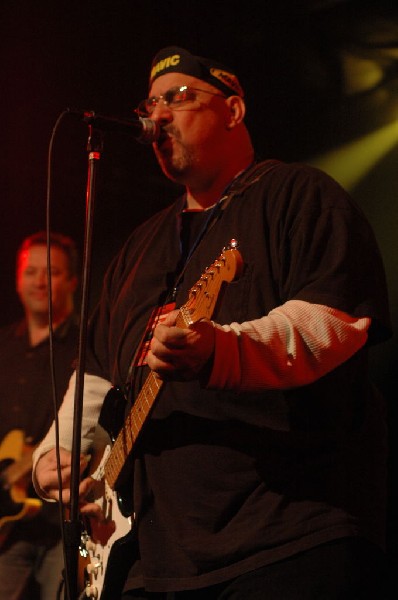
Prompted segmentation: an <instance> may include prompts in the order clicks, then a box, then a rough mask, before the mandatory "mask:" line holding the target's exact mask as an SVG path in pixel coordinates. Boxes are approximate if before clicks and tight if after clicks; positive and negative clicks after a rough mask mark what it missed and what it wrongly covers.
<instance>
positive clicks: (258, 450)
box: [35, 40, 390, 600]
mask: <svg viewBox="0 0 398 600" xmlns="http://www.w3.org/2000/svg"><path fill="white" fill-rule="evenodd" d="M203 43H204V44H205V45H206V43H207V41H206V40H204V42H203ZM204 47H205V46H204ZM229 51H230V49H229V48H226V49H225V53H226V54H228V52H229ZM246 59H247V64H248V68H253V64H252V62H251V57H250V56H247V57H246ZM264 88H265V89H266V82H265V83H264V82H263V81H261V82H260V81H259V82H258V93H260V90H261V93H264V94H265V93H266V92H263V91H262V90H263V89H264ZM243 96H244V94H243V90H242V88H241V86H240V84H239V81H238V79H237V76H236V74H235V73H234V71H233V69H231V68H229V67H226V66H224V65H222V64H220V63H218V62H216V61H214V60H212V59H206V58H203V57H198V56H196V55H195V56H194V55H192V54H191V53H190V52H188V51H186V50H184V49H182V48H177V47H168V48H164V49H163V50H161V51H160V52H159V53H158V54H157V55H156V56H155V58H154V60H153V63H152V68H151V72H150V80H149V89H148V98H147V99H146V100H144V101H143V102H141V103H140V105H139V107H138V112H139V114H140V115H142V116H146V117H150V118H152V119H153V120H154V121H155V123H156V124H157V126H158V127H159V129H160V136H159V139H158V140H157V141H156V142H154V144H153V148H154V151H155V155H156V158H157V160H158V162H159V165H160V167H161V169H162V170H163V172H164V174H165V175H166V176H167V177H168V178H170V179H171V180H173V181H174V182H177V183H178V184H180V185H182V186H183V189H182V195H181V197H180V198H179V199H178V200H177V201H176V202H174V203H172V204H170V206H169V207H167V208H166V209H165V210H163V211H162V212H160V213H158V214H156V215H154V216H153V217H152V218H151V219H149V221H147V222H146V223H143V224H142V225H140V226H139V227H137V228H136V229H135V230H134V231H133V232H132V234H131V236H130V238H129V239H128V241H127V242H126V244H125V245H124V247H123V249H122V250H121V252H120V254H119V255H118V256H117V257H116V258H115V260H114V262H113V263H112V264H111V266H110V268H109V270H108V273H107V275H106V277H105V280H104V289H103V294H102V297H101V301H100V303H99V306H98V309H97V310H96V311H95V313H94V315H93V318H92V320H91V324H90V335H89V352H88V361H87V386H85V398H84V402H85V406H84V416H83V424H82V428H83V430H82V433H83V440H82V451H83V452H86V451H87V450H88V448H89V446H90V444H91V439H92V433H93V430H94V426H95V423H96V422H97V420H98V415H99V411H100V408H101V405H102V402H103V394H104V392H105V391H106V390H107V389H108V388H109V386H110V383H111V382H112V383H113V384H116V385H117V386H119V387H122V388H124V389H125V391H126V390H127V388H128V385H126V383H127V384H131V387H132V388H134V390H136V389H139V388H140V387H141V384H142V383H143V382H144V381H145V375H146V373H147V369H148V367H150V368H151V369H152V371H154V372H155V373H156V374H158V375H159V376H160V377H161V378H163V379H164V381H165V384H164V386H163V388H162V390H161V392H160V395H159V398H158V399H157V402H156V403H155V406H154V409H153V411H152V413H151V415H150V416H149V419H148V421H147V422H146V423H145V425H144V427H143V430H142V432H141V436H140V438H139V439H138V444H137V447H136V448H135V451H134V450H133V459H134V460H133V469H134V471H133V473H130V474H129V477H128V478H127V484H128V485H129V486H130V492H131V494H132V495H133V498H134V511H135V517H136V520H135V525H134V532H135V536H136V538H135V542H136V543H135V545H134V547H133V548H131V547H128V548H126V550H125V551H124V554H125V556H126V558H127V560H128V561H129V563H130V571H129V573H128V576H127V578H126V576H125V575H124V574H123V573H122V572H121V571H120V570H119V568H120V562H117V563H116V578H115V579H114V584H113V588H111V589H110V594H108V596H107V598H110V599H111V600H116V599H117V598H120V596H121V592H120V588H123V585H124V591H123V596H122V597H123V599H126V600H127V598H128V599H131V598H134V599H138V598H139V599H151V600H155V599H156V600H170V599H172V598H173V599H174V598H176V599H177V600H226V599H227V598H228V599H232V598H233V599H236V600H263V599H264V598H266V599H267V600H282V599H283V600H336V598H339V600H348V599H349V600H352V599H353V598H356V599H359V598H361V599H362V600H363V599H364V598H372V599H374V598H384V595H383V591H382V584H383V581H384V578H383V566H384V561H385V557H384V543H385V501H386V480H385V476H386V447H385V423H384V415H383V404H382V402H381V400H380V398H379V396H378V395H377V393H376V392H375V390H374V388H373V387H372V384H371V383H370V381H369V373H368V367H367V355H368V349H369V347H370V345H371V344H373V343H377V342H380V341H383V340H385V339H387V338H388V336H389V335H390V323H389V313H388V302H387V291H386V284H385V277H384V271H383V265H382V261H381V258H380V254H379V251H378V248H377V244H376V242H375V239H374V235H373V233H372V231H371V228H370V226H369V224H368V222H367V221H366V219H365V217H364V215H363V214H362V212H361V210H360V209H359V208H358V207H357V206H356V205H355V204H354V203H353V202H352V200H351V199H350V198H349V197H348V195H347V194H346V193H345V191H344V190H343V189H342V188H341V187H340V186H339V185H338V184H337V183H336V182H335V181H333V180H332V179H331V178H330V177H328V176H327V175H325V174H324V173H322V172H320V171H318V170H316V169H313V168H311V167H308V166H305V165H301V164H285V163H282V162H278V161H272V160H271V161H264V162H259V161H257V160H256V157H255V154H254V149H253V146H252V142H251V138H250V135H249V132H248V129H247V127H246V125H245V121H244V117H245V106H246V105H245V100H244V97H243ZM264 115H266V116H267V117H269V118H270V119H271V118H272V115H268V114H267V105H266V98H264ZM232 238H236V239H237V240H238V242H239V251H240V253H241V255H242V257H243V261H244V267H243V272H242V275H241V276H240V277H239V278H238V279H237V281H234V282H232V283H230V284H229V285H228V286H227V287H226V289H225V293H224V296H223V298H222V302H221V304H220V306H219V307H218V310H216V313H215V315H214V317H213V319H214V321H215V322H214V323H212V322H210V321H209V320H206V319H205V320H203V321H200V322H198V323H196V324H194V325H192V326H190V327H181V326H176V320H175V319H176V312H175V311H174V310H172V309H173V303H174V302H175V303H176V306H177V308H179V307H180V306H181V305H182V304H184V302H185V301H186V298H187V295H188V290H189V289H190V288H191V287H192V286H193V284H194V283H195V282H196V281H197V279H198V278H199V277H200V275H201V273H203V272H204V270H205V269H206V267H207V266H208V265H210V264H212V262H213V261H214V259H215V257H217V256H218V255H219V253H220V250H221V248H222V247H223V246H224V245H225V244H226V243H228V242H229V241H230V240H231V239H232ZM159 306H164V307H167V308H168V310H169V315H168V316H167V317H166V318H165V320H164V321H163V322H162V323H159V324H158V325H157V326H156V328H155V330H154V335H153V337H152V341H151V346H150V351H149V353H148V354H147V356H144V357H143V356H142V354H143V353H142V349H143V344H142V340H143V337H144V333H145V331H146V329H147V325H148V322H150V321H151V315H152V314H153V311H154V309H155V308H156V307H159ZM137 349H138V350H139V351H138V352H137ZM143 359H144V360H143ZM146 361H147V363H148V364H147V366H142V365H143V364H144V363H145V362H146ZM133 396H134V395H133ZM72 398H73V396H72ZM70 400H71V395H70V393H68V394H67V396H66V397H65V400H64V404H63V407H62V408H61V411H60V419H61V421H62V427H63V437H62V440H61V443H62V445H63V446H64V448H65V450H64V452H63V453H62V465H61V466H62V476H63V482H64V484H65V493H64V494H63V499H64V501H67V499H68V493H67V485H68V480H69V476H70V459H69V452H68V451H69V450H70V448H71V442H70V435H69V434H70V432H71V418H70V417H71V410H70ZM53 445H54V440H53V437H52V433H51V432H50V434H49V435H48V436H47V437H46V439H45V440H44V441H43V444H42V446H41V447H40V449H38V450H37V453H36V458H38V462H37V466H36V470H35V473H36V477H37V483H38V486H40V487H41V490H42V492H41V493H42V494H43V496H48V497H52V498H57V497H58V492H57V478H56V469H55V460H54V451H53V450H52V449H51V448H52V447H53ZM133 474H134V477H133V476H132V475H133ZM133 483H134V486H133ZM88 485H89V482H88V480H87V479H85V480H83V482H82V484H81V491H82V493H83V492H84V490H85V489H86V488H87V486H88ZM83 508H84V507H83ZM85 509H86V510H88V506H87V505H86V507H85ZM111 567H112V565H111V564H110V563H109V564H108V569H111ZM105 586H106V584H105Z"/></svg>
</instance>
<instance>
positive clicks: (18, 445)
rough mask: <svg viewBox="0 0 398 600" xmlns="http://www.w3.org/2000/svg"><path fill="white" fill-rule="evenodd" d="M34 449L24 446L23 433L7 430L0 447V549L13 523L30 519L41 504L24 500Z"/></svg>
mask: <svg viewBox="0 0 398 600" xmlns="http://www.w3.org/2000/svg"><path fill="white" fill-rule="evenodd" d="M33 450H34V447H33V446H27V445H26V444H25V435H24V432H23V431H21V430H20V429H14V430H12V431H10V432H9V433H8V434H7V435H6V436H5V437H4V438H3V440H2V442H1V444H0V548H1V546H2V544H3V543H4V541H5V539H6V538H7V535H8V533H9V531H10V528H11V527H12V524H13V523H14V522H15V521H18V520H20V519H26V518H30V517H33V516H34V515H35V514H36V513H37V512H38V511H39V510H40V507H41V505H42V503H41V501H40V500H39V499H38V498H28V497H27V494H26V490H27V487H28V485H29V484H30V481H31V470H32V453H33Z"/></svg>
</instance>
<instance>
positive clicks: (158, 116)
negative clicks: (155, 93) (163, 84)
mask: <svg viewBox="0 0 398 600" xmlns="http://www.w3.org/2000/svg"><path fill="white" fill-rule="evenodd" d="M151 119H153V120H154V121H156V122H157V123H159V125H166V124H167V123H171V121H172V120H173V112H172V110H171V109H170V108H169V106H168V105H167V104H165V103H164V102H163V98H160V99H159V102H158V103H157V104H156V106H155V110H154V111H153V113H152V114H151Z"/></svg>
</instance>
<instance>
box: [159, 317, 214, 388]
mask: <svg viewBox="0 0 398 600" xmlns="http://www.w3.org/2000/svg"><path fill="white" fill-rule="evenodd" d="M178 314H179V311H177V310H176V311H173V312H171V313H170V314H169V315H167V317H166V319H165V320H164V321H163V323H162V324H159V325H157V326H156V327H155V330H154V332H153V338H152V341H151V347H150V351H149V352H148V357H147V360H148V365H149V367H150V368H151V369H152V371H155V373H157V374H158V375H159V376H160V377H161V378H162V379H174V380H177V381H178V380H179V381H188V380H190V379H196V378H198V376H199V375H201V374H202V372H203V369H204V368H205V367H206V366H207V365H208V364H209V361H210V360H211V358H212V355H213V352H214V342H215V334H214V327H213V324H212V323H211V321H208V320H206V319H203V320H201V321H198V322H196V323H194V324H193V325H191V326H190V327H189V328H181V327H177V326H176V324H175V323H176V318H177V316H178Z"/></svg>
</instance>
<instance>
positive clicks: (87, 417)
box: [33, 372, 112, 471]
mask: <svg viewBox="0 0 398 600" xmlns="http://www.w3.org/2000/svg"><path fill="white" fill-rule="evenodd" d="M75 386H76V372H75V373H73V374H72V376H71V378H70V381H69V386H68V389H67V391H66V393H65V396H64V399H63V402H62V405H61V407H60V409H59V412H58V418H59V443H60V446H61V447H62V448H65V449H66V450H69V451H70V450H71V449H72V439H73V414H74V399H75ZM111 386H112V384H111V383H110V382H109V381H107V380H106V379H102V378H101V377H97V376H96V375H87V374H86V375H85V376H84V394H83V396H84V410H83V416H82V437H81V452H82V453H83V454H86V453H87V452H88V450H89V449H90V447H91V444H92V441H93V438H94V432H95V428H96V425H97V423H98V418H99V415H100V412H101V407H102V404H103V401H104V398H105V396H106V394H107V392H108V391H109V389H110V388H111ZM54 446H55V424H54V423H53V424H52V425H51V427H50V429H49V431H48V433H47V435H46V436H45V437H44V438H43V440H42V441H41V443H40V444H39V446H38V447H37V448H36V450H35V452H34V453H33V471H34V468H35V466H36V463H37V461H38V460H39V458H40V457H41V456H43V454H45V453H46V452H48V451H49V450H51V449H52V448H54Z"/></svg>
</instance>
